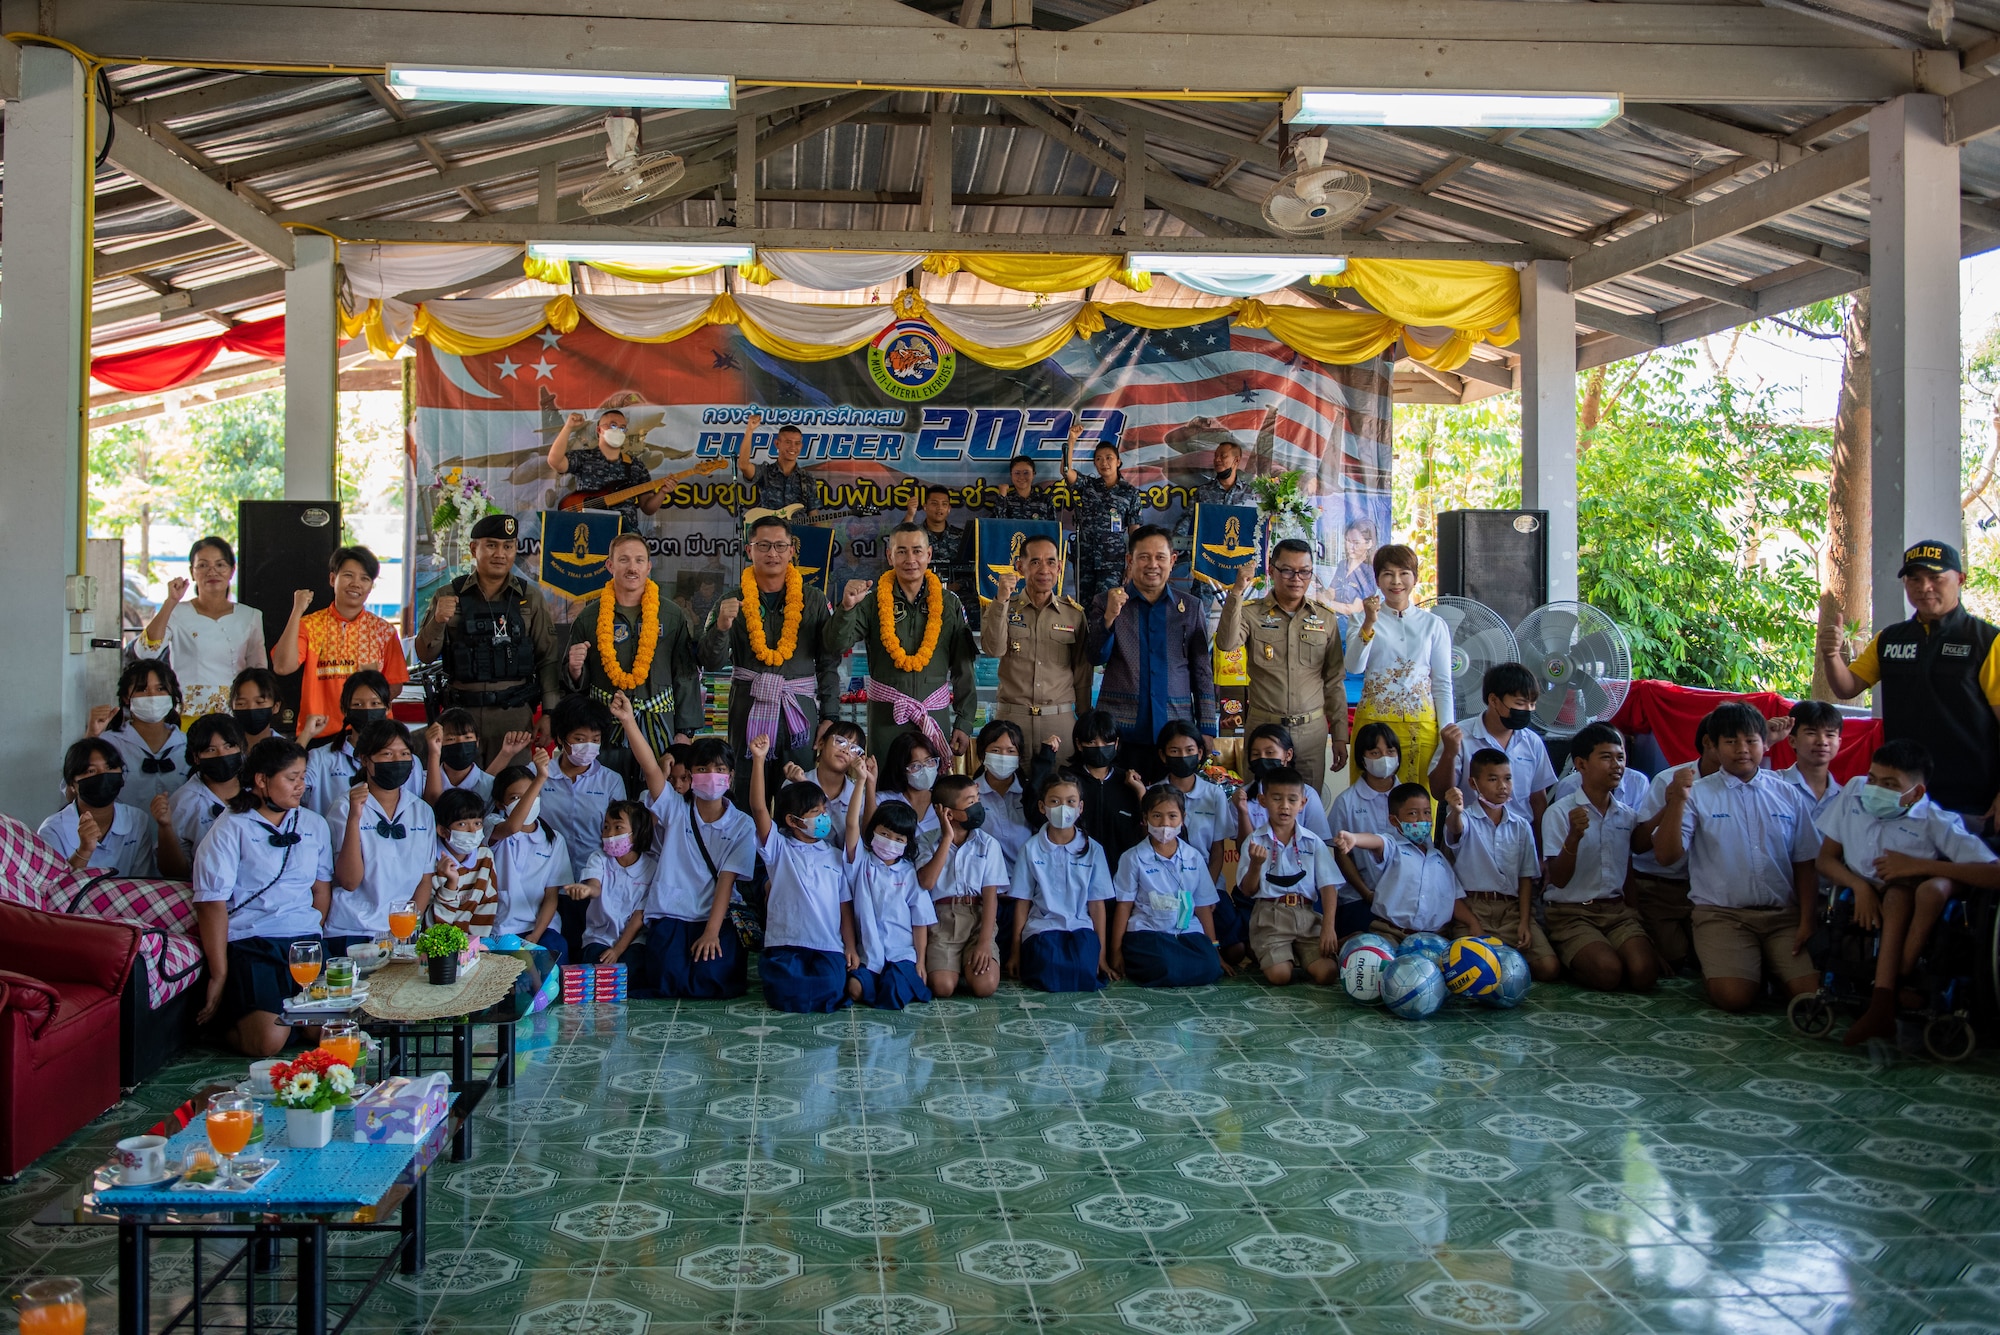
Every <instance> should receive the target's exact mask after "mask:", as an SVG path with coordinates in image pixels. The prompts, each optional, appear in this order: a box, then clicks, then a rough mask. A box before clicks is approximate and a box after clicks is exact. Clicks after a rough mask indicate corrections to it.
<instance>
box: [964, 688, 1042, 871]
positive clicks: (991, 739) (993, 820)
mask: <svg viewBox="0 0 2000 1335" xmlns="http://www.w3.org/2000/svg"><path fill="white" fill-rule="evenodd" d="M974 745H975V746H976V747H977V749H978V753H979V756H978V758H979V769H978V782H979V802H980V805H981V806H983V807H985V808H986V833H988V834H989V835H991V836H992V837H993V838H994V839H996V840H998V841H999V843H1000V851H1001V852H1002V853H1003V854H1005V856H1006V858H1007V869H1008V871H1009V872H1011V871H1013V869H1014V859H1015V858H1017V857H1019V856H1020V855H1021V846H1022V845H1023V844H1025V843H1027V842H1028V834H1029V830H1028V818H1027V811H1026V809H1025V808H1024V806H1023V804H1022V787H1021V784H1022V775H1021V765H1022V762H1023V760H1024V759H1025V758H1026V757H1025V755H1024V752H1023V747H1025V746H1026V742H1025V740H1024V737H1023V734H1022V732H1021V725H1020V724H1018V723H1013V722H1010V721H1009V720H1007V719H1003V718H997V719H994V720H993V721H992V722H991V723H988V724H987V725H986V726H985V727H983V728H981V729H980V730H979V736H978V737H977V738H976V739H975V741H974Z"/></svg>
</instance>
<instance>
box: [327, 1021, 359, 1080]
mask: <svg viewBox="0 0 2000 1335" xmlns="http://www.w3.org/2000/svg"><path fill="white" fill-rule="evenodd" d="M361 1042H362V1040H361V1026H360V1025H358V1024H356V1023H354V1021H352V1020H335V1021H334V1022H333V1023H332V1024H327V1025H322V1026H320V1031H319V1047H320V1051H322V1052H324V1053H326V1054H327V1055H328V1056H330V1057H332V1058H333V1059H334V1060H335V1061H337V1062H339V1063H340V1064H341V1065H343V1066H346V1067H347V1068H349V1069H350V1070H352V1071H353V1072H354V1073H355V1075H356V1076H357V1078H358V1077H359V1075H360V1073H361Z"/></svg>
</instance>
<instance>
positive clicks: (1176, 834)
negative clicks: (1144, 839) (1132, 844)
mask: <svg viewBox="0 0 2000 1335" xmlns="http://www.w3.org/2000/svg"><path fill="white" fill-rule="evenodd" d="M1146 834H1147V836H1148V837H1149V838H1150V839H1152V841H1153V842H1154V843H1156V844H1171V843H1172V842H1173V841H1174V840H1176V839H1178V838H1180V837H1181V827H1180V826H1178V825H1148V826H1147V827H1146Z"/></svg>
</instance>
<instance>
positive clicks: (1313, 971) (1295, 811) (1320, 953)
mask: <svg viewBox="0 0 2000 1335" xmlns="http://www.w3.org/2000/svg"><path fill="white" fill-rule="evenodd" d="M1306 788H1307V784H1306V781H1305V776H1304V775H1302V774H1300V773H1299V772H1298V771H1297V770H1295V769H1281V770H1277V771H1274V772H1273V773H1270V774H1267V775H1265V776H1264V780H1263V789H1264V791H1263V792H1262V793H1261V794H1260V795H1259V796H1258V801H1259V802H1261V803H1262V804H1263V806H1264V814H1265V816H1266V817H1267V820H1266V822H1265V825H1264V828H1263V829H1261V830H1259V831H1257V832H1256V833H1255V834H1253V835H1251V836H1250V837H1249V838H1248V839H1246V840H1245V841H1244V843H1243V862H1242V868H1243V871H1242V876H1241V878H1240V879H1239V880H1238V882H1237V893H1239V894H1241V895H1243V896H1245V897H1246V898H1248V899H1249V900H1250V922H1249V945H1250V953H1251V955H1252V956H1254V957H1255V958H1256V961H1257V967H1258V968H1259V969H1261V970H1262V971H1263V973H1264V981H1265V982H1267V983H1269V984H1270V985H1271V986H1273V987H1284V986H1286V985H1288V984H1289V983H1290V982H1291V981H1292V979H1293V978H1294V977H1295V976H1296V973H1297V971H1298V970H1301V969H1303V970H1304V971H1305V974H1306V976H1307V977H1308V978H1310V979H1312V981H1313V982H1315V983H1319V984H1320V985H1322V986H1324V985H1326V984H1328V983H1331V982H1333V981H1335V980H1336V979H1338V978H1339V977H1340V965H1339V963H1338V961H1337V959H1336V958H1335V950H1336V949H1337V948H1338V947H1339V945H1340V930H1339V927H1338V926H1337V925H1336V924H1337V922H1338V919H1339V908H1338V900H1337V898H1336V896H1337V894H1338V887H1339V885H1340V869H1339V868H1338V867H1337V866H1336V865H1335V863H1334V860H1333V849H1334V848H1335V847H1336V845H1334V844H1328V843H1327V842H1326V841H1325V840H1323V839H1321V838H1320V837H1319V836H1318V835H1316V834H1314V833H1313V832H1312V831H1311V830H1308V829H1306V828H1305V827H1304V826H1303V825H1301V824H1299V815H1300V813H1301V812H1303V811H1304V810H1305V800H1306ZM1334 837H1335V838H1336V839H1338V838H1339V835H1338V834H1336V835H1335V836H1334ZM1329 903H1331V904H1334V905H1335V909H1334V913H1333V914H1332V915H1328V913H1327V912H1326V908H1327V905H1328V904H1329Z"/></svg>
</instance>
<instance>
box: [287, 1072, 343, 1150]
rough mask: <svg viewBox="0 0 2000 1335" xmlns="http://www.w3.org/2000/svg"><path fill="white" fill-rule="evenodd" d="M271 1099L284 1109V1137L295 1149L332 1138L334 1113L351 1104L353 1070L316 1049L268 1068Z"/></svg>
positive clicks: (314, 1145) (321, 1143)
mask: <svg viewBox="0 0 2000 1335" xmlns="http://www.w3.org/2000/svg"><path fill="white" fill-rule="evenodd" d="M271 1089H272V1091H273V1092H274V1093H275V1095H276V1097H275V1098H274V1099H273V1100H272V1101H273V1102H274V1103H276V1104H277V1105H278V1106H279V1107H280V1108H283V1109H284V1110H285V1138H286V1140H288V1141H290V1142H291V1146H292V1148H293V1149H295V1150H316V1149H318V1148H320V1147H321V1146H322V1145H325V1144H326V1143H327V1142H328V1141H329V1140H331V1139H333V1113H334V1109H336V1108H345V1107H347V1106H348V1105H349V1104H351V1103H353V1102H354V1068H353V1067H351V1066H348V1065H347V1064H345V1063H344V1062H339V1061H336V1060H334V1057H333V1054H332V1053H330V1052H326V1051H324V1050H322V1049H318V1048H315V1049H314V1050H313V1051H311V1052H303V1053H300V1054H299V1059H298V1060H297V1061H293V1062H280V1063H279V1064H278V1065H276V1066H274V1067H272V1068H271Z"/></svg>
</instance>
